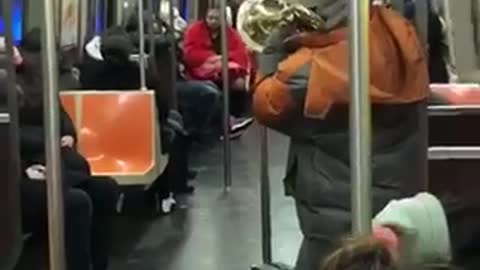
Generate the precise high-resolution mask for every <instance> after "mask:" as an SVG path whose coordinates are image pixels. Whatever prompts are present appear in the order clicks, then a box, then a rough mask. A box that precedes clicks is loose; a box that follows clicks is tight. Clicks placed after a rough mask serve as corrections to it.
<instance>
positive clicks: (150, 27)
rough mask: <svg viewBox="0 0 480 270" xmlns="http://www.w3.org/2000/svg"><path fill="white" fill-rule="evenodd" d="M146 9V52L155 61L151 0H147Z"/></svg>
mask: <svg viewBox="0 0 480 270" xmlns="http://www.w3.org/2000/svg"><path fill="white" fill-rule="evenodd" d="M147 10H148V16H149V18H148V41H149V42H148V54H149V57H150V59H151V60H153V61H155V59H156V58H155V33H154V32H153V24H154V22H155V21H154V13H153V0H147Z"/></svg>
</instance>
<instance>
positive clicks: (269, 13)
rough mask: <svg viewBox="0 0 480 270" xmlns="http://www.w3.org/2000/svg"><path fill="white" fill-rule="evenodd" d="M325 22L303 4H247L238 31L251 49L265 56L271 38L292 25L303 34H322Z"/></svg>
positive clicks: (268, 0) (274, 0) (273, 0)
mask: <svg viewBox="0 0 480 270" xmlns="http://www.w3.org/2000/svg"><path fill="white" fill-rule="evenodd" d="M325 24H326V23H325V21H324V20H323V19H322V18H321V17H320V16H319V15H317V14H316V13H315V12H313V11H311V10H310V9H308V8H306V7H305V6H303V5H300V4H290V3H287V2H286V1H285V0H246V1H245V2H244V3H243V4H242V6H241V7H240V10H239V14H238V20H237V29H238V31H239V33H240V35H241V37H242V39H243V41H244V42H245V43H246V45H247V47H248V48H249V49H252V50H254V51H256V52H262V51H263V49H264V47H265V42H266V40H267V38H268V37H269V35H270V34H271V33H272V32H273V31H274V30H275V29H278V28H280V27H283V26H286V25H293V26H294V27H295V29H297V30H298V31H300V32H308V31H322V30H323V29H325Z"/></svg>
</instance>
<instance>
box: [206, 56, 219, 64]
mask: <svg viewBox="0 0 480 270" xmlns="http://www.w3.org/2000/svg"><path fill="white" fill-rule="evenodd" d="M220 61H222V56H221V55H213V56H210V57H209V58H208V59H207V62H208V63H217V62H220Z"/></svg>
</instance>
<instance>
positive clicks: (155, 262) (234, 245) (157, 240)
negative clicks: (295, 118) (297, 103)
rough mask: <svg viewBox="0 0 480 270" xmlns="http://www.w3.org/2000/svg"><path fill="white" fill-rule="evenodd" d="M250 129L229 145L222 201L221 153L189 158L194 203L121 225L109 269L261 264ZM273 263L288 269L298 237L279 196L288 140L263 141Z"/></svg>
mask: <svg viewBox="0 0 480 270" xmlns="http://www.w3.org/2000/svg"><path fill="white" fill-rule="evenodd" d="M259 141H260V140H259V129H258V128H257V127H252V128H251V129H250V130H249V131H248V132H247V133H246V134H245V136H244V137H243V138H241V140H238V141H233V142H232V153H233V154H232V156H233V157H232V171H233V179H232V180H233V188H232V190H231V193H229V194H224V193H223V147H222V144H219V145H217V146H216V147H214V148H213V149H211V150H209V151H206V152H202V153H200V154H197V155H195V156H194V157H193V160H192V166H193V167H194V168H196V169H197V170H199V171H200V174H199V175H198V178H197V181H196V192H195V195H193V196H189V197H186V198H182V199H181V200H180V204H179V207H178V209H177V210H176V211H175V212H174V213H173V214H172V215H169V216H165V217H157V218H155V219H150V220H148V221H147V220H141V219H138V218H134V217H122V218H121V219H120V220H119V223H120V225H121V228H122V229H120V230H118V232H117V233H116V239H115V243H116V244H115V245H116V246H115V249H114V250H115V256H114V260H113V265H112V269H139V270H188V269H195V270H246V269H249V267H250V266H251V265H252V264H258V263H261V222H260V182H259V181H260V179H259V176H260V166H259V165H260V159H259V156H260V152H259V151H260V142H259ZM269 145H270V174H271V183H272V184H271V186H272V190H271V194H272V228H273V256H274V259H275V261H281V262H284V263H287V264H290V265H293V264H294V261H295V257H296V254H297V250H298V247H299V245H300V240H301V235H300V232H299V229H298V225H297V221H296V215H295V209H294V204H293V201H292V200H291V199H290V198H287V197H285V196H284V195H283V185H282V181H281V180H282V177H283V173H284V170H285V162H286V158H287V149H288V140H287V139H286V138H285V137H283V136H281V135H279V134H276V133H271V134H270V144H269Z"/></svg>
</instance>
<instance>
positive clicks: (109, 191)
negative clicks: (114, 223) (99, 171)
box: [86, 177, 120, 214]
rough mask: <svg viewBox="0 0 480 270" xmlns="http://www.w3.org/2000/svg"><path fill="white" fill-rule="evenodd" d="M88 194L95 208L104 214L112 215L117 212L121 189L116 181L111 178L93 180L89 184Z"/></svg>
mask: <svg viewBox="0 0 480 270" xmlns="http://www.w3.org/2000/svg"><path fill="white" fill-rule="evenodd" d="M86 192H87V193H88V195H89V196H90V198H91V199H92V203H93V208H94V209H95V210H96V211H100V212H102V213H104V214H112V213H114V212H115V208H116V204H117V200H118V196H119V193H120V192H119V187H118V184H117V182H115V180H113V179H111V178H109V177H101V178H95V179H92V180H91V181H90V182H89V183H88V188H87V189H86Z"/></svg>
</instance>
